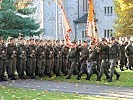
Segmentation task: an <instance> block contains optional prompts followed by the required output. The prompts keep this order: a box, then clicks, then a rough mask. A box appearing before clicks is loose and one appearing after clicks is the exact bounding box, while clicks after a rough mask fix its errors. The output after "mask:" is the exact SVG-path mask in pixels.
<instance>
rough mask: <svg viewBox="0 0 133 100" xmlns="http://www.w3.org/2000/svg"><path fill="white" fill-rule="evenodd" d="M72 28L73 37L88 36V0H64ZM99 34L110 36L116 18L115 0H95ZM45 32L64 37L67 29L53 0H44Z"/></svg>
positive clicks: (56, 37) (50, 35)
mask: <svg viewBox="0 0 133 100" xmlns="http://www.w3.org/2000/svg"><path fill="white" fill-rule="evenodd" d="M62 1H63V6H64V8H65V11H66V15H67V18H68V21H69V22H70V26H71V28H72V33H70V34H71V38H72V39H75V38H76V39H82V40H83V39H85V38H86V31H85V30H86V23H87V12H88V0H62ZM93 1H94V9H95V18H96V25H97V31H98V36H99V37H100V38H101V37H106V38H109V37H111V35H112V33H113V25H114V21H115V18H116V15H115V13H114V3H113V0H93ZM43 9H44V20H43V21H44V29H45V31H44V33H45V36H46V37H49V38H53V39H63V38H64V34H65V29H64V26H63V19H62V15H61V11H60V8H59V7H58V8H57V6H56V3H55V2H53V0H44V7H43Z"/></svg>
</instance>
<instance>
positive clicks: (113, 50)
mask: <svg viewBox="0 0 133 100" xmlns="http://www.w3.org/2000/svg"><path fill="white" fill-rule="evenodd" d="M119 59H120V47H119V45H118V44H117V43H116V41H115V37H112V38H111V45H110V48H109V63H110V78H109V80H108V82H112V77H113V75H114V74H115V75H116V80H118V79H119V77H120V75H119V74H118V73H117V71H116V70H115V67H116V63H117V61H118V60H119Z"/></svg>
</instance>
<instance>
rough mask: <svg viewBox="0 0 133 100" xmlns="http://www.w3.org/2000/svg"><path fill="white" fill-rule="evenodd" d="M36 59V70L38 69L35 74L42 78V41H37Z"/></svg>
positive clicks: (43, 67)
mask: <svg viewBox="0 0 133 100" xmlns="http://www.w3.org/2000/svg"><path fill="white" fill-rule="evenodd" d="M36 57H37V69H38V72H37V73H38V75H39V77H44V71H45V67H46V49H45V45H44V41H43V40H40V41H39V46H38V47H37V52H36Z"/></svg>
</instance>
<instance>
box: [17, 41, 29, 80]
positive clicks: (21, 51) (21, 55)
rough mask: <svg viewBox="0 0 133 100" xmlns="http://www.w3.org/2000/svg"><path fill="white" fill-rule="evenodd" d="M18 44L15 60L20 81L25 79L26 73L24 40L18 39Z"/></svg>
mask: <svg viewBox="0 0 133 100" xmlns="http://www.w3.org/2000/svg"><path fill="white" fill-rule="evenodd" d="M19 41H20V43H19V44H18V56H17V57H18V59H17V72H18V76H19V78H20V79H25V78H26V77H25V76H24V74H25V72H26V60H27V58H26V46H25V44H24V43H25V40H24V39H23V38H20V40H19Z"/></svg>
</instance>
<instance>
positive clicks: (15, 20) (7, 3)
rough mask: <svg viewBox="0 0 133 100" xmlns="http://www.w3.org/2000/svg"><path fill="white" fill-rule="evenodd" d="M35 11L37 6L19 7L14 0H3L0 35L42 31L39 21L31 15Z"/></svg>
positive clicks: (0, 13)
mask: <svg viewBox="0 0 133 100" xmlns="http://www.w3.org/2000/svg"><path fill="white" fill-rule="evenodd" d="M34 12H35V8H27V7H26V8H23V9H18V8H17V7H16V6H15V1H14V0H3V1H2V4H1V9H0V35H1V36H3V37H8V36H12V37H17V36H18V34H19V33H22V34H23V35H24V36H33V35H38V34H39V33H41V30H40V29H39V27H40V25H39V23H36V21H35V20H34V19H33V18H32V17H30V16H29V15H31V14H33V13H34Z"/></svg>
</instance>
